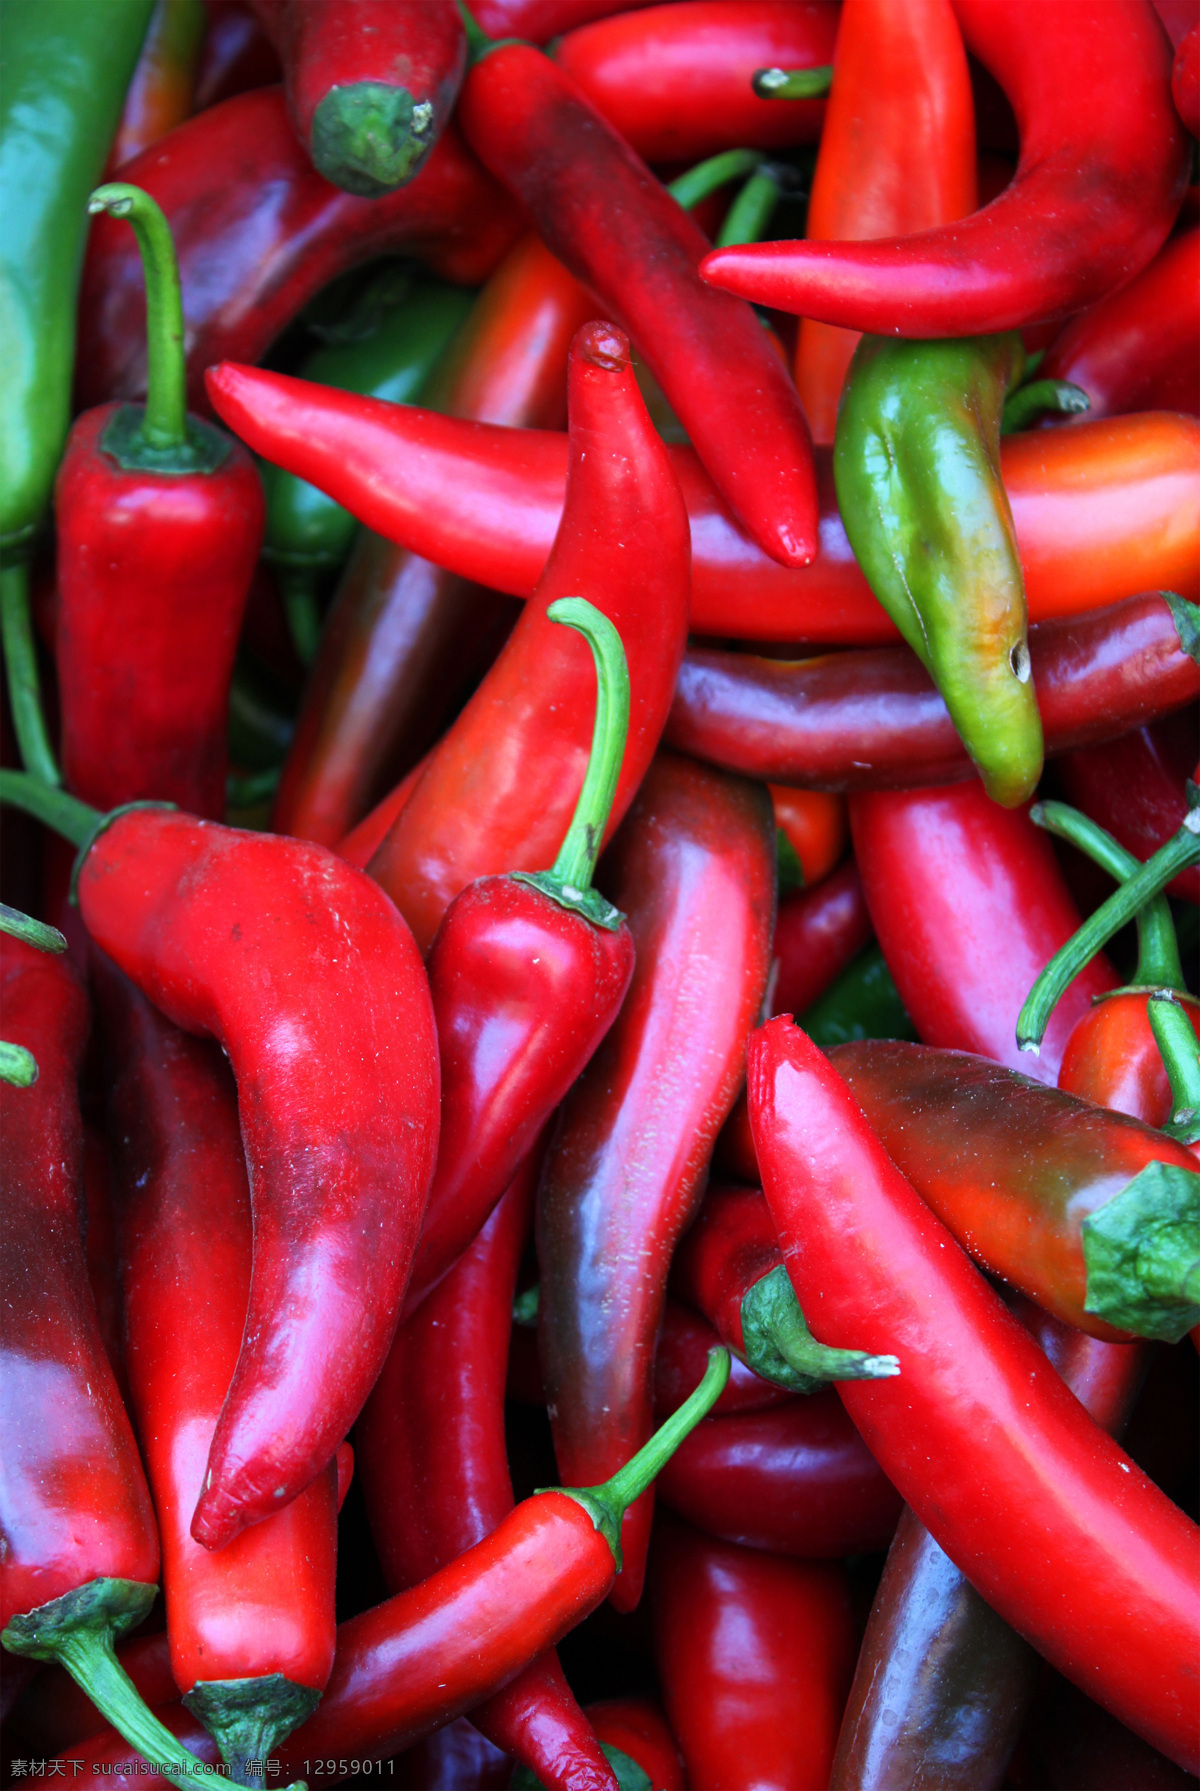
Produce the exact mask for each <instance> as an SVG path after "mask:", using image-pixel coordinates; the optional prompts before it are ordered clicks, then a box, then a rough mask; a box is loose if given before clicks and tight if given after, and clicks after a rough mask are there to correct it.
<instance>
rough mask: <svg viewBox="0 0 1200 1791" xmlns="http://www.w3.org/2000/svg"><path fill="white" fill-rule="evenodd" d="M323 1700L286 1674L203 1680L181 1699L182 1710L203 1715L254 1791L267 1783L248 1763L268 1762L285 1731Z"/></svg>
mask: <svg viewBox="0 0 1200 1791" xmlns="http://www.w3.org/2000/svg"><path fill="white" fill-rule="evenodd" d="M320 1702H321V1694H320V1692H319V1691H316V1690H314V1689H312V1688H311V1687H310V1686H307V1685H297V1683H296V1682H295V1680H294V1679H289V1678H287V1676H286V1675H285V1674H283V1673H263V1674H261V1675H260V1676H259V1677H257V1678H250V1679H202V1680H199V1681H198V1682H197V1683H196V1684H195V1685H194V1686H193V1687H192V1689H191V1691H190V1692H188V1693H187V1694H186V1696H185V1697H184V1699H183V1705H184V1709H185V1710H190V1711H191V1713H192V1715H193V1716H194V1717H198V1718H199V1720H200V1721H201V1722H202V1723H203V1724H204V1727H205V1728H206V1729H207V1730H208V1732H209V1734H210V1735H211V1736H212V1738H213V1740H214V1741H215V1742H216V1744H217V1746H218V1747H219V1748H220V1750H221V1758H222V1760H224V1761H225V1763H226V1765H227V1766H229V1767H230V1768H231V1770H232V1771H233V1773H234V1783H235V1784H239V1785H247V1786H251V1787H255V1788H256V1791H257V1788H258V1787H261V1786H262V1785H264V1784H265V1782H266V1781H265V1779H264V1776H263V1774H262V1773H261V1772H251V1771H250V1770H249V1763H250V1762H251V1761H254V1762H256V1763H258V1762H263V1761H265V1760H267V1759H268V1757H269V1756H270V1755H271V1754H273V1753H274V1752H275V1749H276V1748H277V1747H278V1746H279V1743H280V1742H281V1741H282V1740H283V1738H284V1736H285V1735H290V1734H291V1733H292V1730H293V1729H298V1728H299V1727H300V1724H301V1723H303V1722H307V1721H308V1719H309V1717H310V1716H311V1715H312V1713H313V1711H314V1710H315V1709H316V1708H317V1705H318V1704H319V1703H320ZM291 1791H294V1787H293V1788H291Z"/></svg>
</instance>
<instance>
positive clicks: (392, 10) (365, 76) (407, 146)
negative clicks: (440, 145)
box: [252, 0, 467, 199]
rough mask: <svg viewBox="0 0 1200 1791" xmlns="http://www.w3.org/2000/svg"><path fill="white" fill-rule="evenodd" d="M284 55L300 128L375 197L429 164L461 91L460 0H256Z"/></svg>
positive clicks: (331, 175)
mask: <svg viewBox="0 0 1200 1791" xmlns="http://www.w3.org/2000/svg"><path fill="white" fill-rule="evenodd" d="M252 4H253V7H254V10H255V12H256V14H257V15H258V18H259V20H260V22H261V23H262V25H263V26H264V28H265V29H266V32H267V35H268V36H269V37H270V38H271V40H272V42H273V43H274V44H275V47H276V48H277V50H278V51H279V54H280V57H281V59H282V62H283V81H284V91H285V92H286V94H287V102H288V113H289V116H290V117H291V120H292V124H293V125H294V126H295V130H296V135H297V136H298V137H299V139H300V141H301V143H303V145H304V147H305V149H306V150H307V152H308V154H309V156H310V157H311V158H312V163H313V166H314V167H315V168H316V170H317V172H318V173H319V174H323V175H324V176H325V179H326V180H329V181H332V182H333V184H334V186H337V187H341V188H342V190H343V191H344V192H347V193H359V194H361V195H362V196H363V197H364V198H367V199H378V198H380V197H381V196H382V195H384V194H386V193H390V192H392V191H393V189H394V188H396V187H400V186H404V185H405V183H406V182H408V181H410V180H411V179H412V178H413V176H414V175H415V174H416V173H417V171H418V170H419V169H420V168H421V167H422V166H423V165H424V162H425V160H426V157H427V156H428V154H429V152H430V150H431V149H432V148H433V145H434V144H435V143H436V142H437V139H438V137H439V136H440V135H441V132H442V130H443V129H444V127H445V124H446V121H447V119H448V118H449V116H450V113H451V110H452V109H453V106H454V101H455V99H456V98H457V96H458V89H459V85H460V83H461V81H462V76H463V70H464V68H465V67H466V62H467V35H466V32H465V30H464V29H463V23H462V19H461V17H460V15H459V12H458V9H457V7H456V6H455V5H454V0H325V3H324V4H321V3H320V0H317V3H316V4H314V0H252Z"/></svg>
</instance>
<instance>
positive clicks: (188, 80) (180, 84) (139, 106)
mask: <svg viewBox="0 0 1200 1791" xmlns="http://www.w3.org/2000/svg"><path fill="white" fill-rule="evenodd" d="M206 26H207V19H206V15H205V12H204V9H203V7H202V6H200V5H199V4H198V0H157V4H156V5H155V8H154V11H153V12H152V13H151V15H150V23H149V25H148V27H147V29H146V37H145V41H144V42H143V44H142V51H141V55H140V56H139V57H138V65H137V68H136V69H135V70H134V73H133V80H132V81H131V82H130V83H129V90H128V92H127V93H126V95H125V105H124V108H123V110H122V112H121V122H120V124H119V125H118V126H117V134H116V136H115V137H114V138H113V146H112V149H111V150H110V151H109V156H108V162H107V164H106V167H105V176H104V177H105V179H106V180H107V179H109V178H110V176H111V175H112V172H113V170H114V169H116V168H119V167H120V166H121V165H122V163H123V162H127V161H130V160H131V159H132V157H134V156H135V155H140V154H141V152H142V150H143V149H148V148H149V147H150V145H151V144H152V143H157V141H158V139H159V138H160V137H163V136H165V135H166V133H167V132H168V131H169V130H173V129H174V128H175V126H176V125H177V124H182V123H183V121H184V119H185V118H186V117H187V116H188V114H189V113H190V112H191V110H192V98H193V95H194V92H195V87H196V72H197V67H198V64H199V61H200V52H201V44H202V41H203V39H204V36H205V31H206Z"/></svg>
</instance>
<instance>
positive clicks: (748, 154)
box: [667, 149, 766, 211]
mask: <svg viewBox="0 0 1200 1791" xmlns="http://www.w3.org/2000/svg"><path fill="white" fill-rule="evenodd" d="M765 159H766V158H765V157H764V156H763V154H762V152H761V150H758V149H723V150H722V151H721V153H720V155H710V156H709V157H708V159H707V161H703V162H697V163H696V166H695V167H694V168H689V169H688V170H687V172H686V173H685V174H679V175H677V176H676V178H675V179H674V180H673V181H671V182H670V184H669V185H668V187H667V191H668V193H670V195H671V197H672V199H675V200H677V201H678V202H679V204H680V205H682V207H683V209H684V211H691V209H692V207H693V206H696V205H699V203H700V201H701V200H702V199H707V198H708V197H709V195H710V194H711V193H719V192H720V190H721V188H722V187H727V186H728V185H729V183H730V181H731V180H741V179H742V178H743V177H744V176H745V175H747V174H753V173H754V170H755V169H756V168H758V167H760V166H761V165H762V163H763V161H764V160H765Z"/></svg>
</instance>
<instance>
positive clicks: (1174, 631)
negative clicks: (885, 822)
mask: <svg viewBox="0 0 1200 1791" xmlns="http://www.w3.org/2000/svg"><path fill="white" fill-rule="evenodd" d="M1192 613H1193V612H1192V606H1190V605H1189V606H1184V605H1182V604H1181V603H1180V602H1179V600H1178V599H1176V600H1174V601H1173V602H1172V603H1170V604H1168V603H1167V602H1166V601H1164V599H1163V598H1161V597H1157V596H1144V597H1129V598H1126V599H1125V601H1124V602H1123V603H1116V604H1112V605H1110V606H1109V607H1108V608H1107V609H1098V610H1092V611H1089V612H1088V613H1087V614H1085V615H1081V616H1068V617H1064V618H1063V619H1062V620H1061V621H1053V622H1040V623H1039V624H1038V625H1037V627H1035V628H1032V629H1030V631H1029V653H1030V659H1031V660H1032V664H1033V679H1034V682H1035V684H1036V687H1037V700H1038V708H1039V710H1040V712H1041V717H1042V729H1043V733H1044V735H1045V741H1046V751H1047V753H1048V754H1052V755H1055V756H1058V755H1061V754H1065V755H1066V756H1065V757H1060V758H1059V769H1060V772H1063V771H1065V772H1066V774H1067V776H1068V777H1070V776H1072V775H1073V774H1072V773H1071V771H1070V770H1069V768H1070V767H1071V766H1072V764H1073V763H1074V762H1075V761H1079V762H1080V763H1082V764H1083V765H1084V766H1085V767H1086V766H1087V765H1088V764H1089V763H1091V762H1092V760H1093V757H1094V759H1095V763H1096V767H1097V770H1096V775H1095V777H1094V778H1088V780H1087V781H1088V784H1089V786H1090V785H1093V784H1095V785H1098V786H1099V790H1098V792H1097V799H1098V800H1100V801H1102V802H1103V803H1104V805H1105V807H1106V808H1107V809H1116V808H1120V809H1121V811H1122V814H1123V816H1124V829H1123V830H1124V831H1125V832H1126V834H1128V831H1129V825H1130V821H1131V820H1132V819H1133V815H1132V814H1131V813H1130V808H1131V805H1133V804H1138V795H1139V794H1140V790H1139V786H1140V787H1141V789H1144V788H1145V786H1146V785H1147V784H1148V783H1149V781H1150V778H1149V777H1148V776H1141V777H1136V778H1134V779H1129V778H1127V777H1126V776H1124V775H1122V776H1119V777H1118V776H1115V775H1114V773H1115V771H1116V769H1117V765H1118V764H1120V765H1121V767H1122V771H1124V767H1125V765H1126V764H1128V763H1129V761H1130V760H1132V759H1134V758H1135V757H1136V756H1139V755H1138V749H1137V746H1136V742H1137V741H1138V740H1139V739H1140V738H1141V735H1139V734H1129V733H1127V730H1128V729H1129V728H1131V727H1137V726H1138V724H1140V723H1143V722H1146V721H1148V720H1151V719H1154V718H1155V717H1157V716H1160V715H1164V714H1167V713H1169V712H1170V711H1171V710H1173V709H1176V708H1178V707H1179V705H1180V704H1181V703H1185V702H1187V701H1188V700H1189V698H1191V697H1192V696H1194V695H1195V693H1196V692H1197V690H1198V689H1200V671H1198V670H1197V667H1196V664H1195V661H1194V660H1193V659H1192V658H1191V657H1190V656H1189V654H1188V652H1187V651H1186V649H1185V648H1184V647H1183V645H1182V644H1181V641H1180V627H1181V626H1186V622H1187V620H1188V619H1189V618H1190V617H1191V615H1192ZM1177 616H1178V617H1179V620H1178V621H1177V620H1176V617H1177ZM1113 735H1123V736H1124V738H1122V739H1119V740H1114V739H1113V738H1112V736H1113ZM665 738H666V739H667V740H668V741H669V742H670V744H671V745H672V746H676V747H678V748H679V749H680V750H681V751H683V752H690V753H694V754H695V755H696V757H697V758H701V759H708V760H709V761H710V762H711V763H713V764H716V765H724V766H725V767H726V768H727V769H728V770H730V771H741V772H742V773H744V774H745V775H746V776H748V777H765V778H780V779H787V780H788V781H795V782H796V783H800V784H803V785H804V786H805V787H806V788H816V789H834V790H887V789H912V788H913V787H914V786H915V787H920V786H922V785H928V784H944V783H949V782H951V781H952V780H954V779H955V778H963V779H966V778H970V777H973V776H974V775H975V772H974V767H973V765H972V763H971V761H970V759H969V758H968V756H967V752H966V749H965V747H964V746H963V744H962V742H961V740H960V739H959V738H958V735H957V733H956V732H955V729H954V724H953V722H952V721H951V720H950V716H949V713H948V712H947V709H946V705H945V703H944V702H943V701H942V699H941V697H940V696H939V694H938V692H937V690H936V689H935V687H934V684H933V680H932V679H931V678H930V677H929V675H928V673H927V672H926V671H925V668H924V667H923V666H922V665H921V663H920V661H919V660H918V658H917V656H916V654H915V653H913V652H912V651H911V650H910V649H909V648H908V647H906V646H892V647H868V648H862V647H860V648H856V649H854V650H853V651H850V652H843V653H826V654H823V655H821V656H820V657H817V658H811V659H799V660H783V659H775V658H757V657H751V656H750V655H749V654H746V653H737V652H730V651H723V650H722V649H720V648H716V647H695V646H693V647H689V648H688V650H687V652H686V653H685V654H684V658H683V665H682V666H681V667H680V672H679V680H678V683H677V684H676V687H675V700H674V702H673V704H672V705H671V714H670V717H669V719H668V722H667V726H666V729H665ZM1104 739H1107V740H1108V741H1109V742H1110V744H1106V745H1102V746H1100V747H1099V749H1098V750H1097V748H1096V747H1095V746H1094V745H1093V744H1092V743H1093V742H1095V741H1097V740H1104ZM1080 746H1088V747H1089V748H1090V750H1089V751H1088V752H1083V753H1081V752H1078V751H1076V749H1077V748H1078V747H1080ZM1193 750H1194V748H1193ZM1130 769H1132V765H1131V766H1130ZM1140 769H1141V767H1140V766H1139V770H1140ZM1148 769H1149V768H1147V770H1148ZM1084 775H1085V776H1086V771H1085V773H1084ZM1075 781H1076V782H1081V781H1082V778H1079V777H1076V779H1075ZM1069 787H1070V786H1069V785H1068V788H1069ZM1101 792H1102V793H1101ZM1072 800H1074V801H1076V802H1077V804H1078V806H1082V807H1086V803H1085V802H1084V801H1083V799H1082V798H1079V797H1075V796H1073V797H1072ZM1138 806H1141V805H1140V804H1138ZM1154 806H1155V809H1156V810H1160V809H1161V810H1163V812H1162V814H1161V819H1160V815H1159V813H1158V812H1156V813H1155V815H1154V822H1153V825H1154V826H1155V828H1157V827H1159V826H1161V828H1162V833H1161V838H1159V837H1155V839H1154V841H1153V845H1154V846H1158V845H1160V844H1161V843H1162V840H1165V839H1168V838H1169V837H1170V835H1171V834H1172V833H1174V832H1175V830H1176V828H1178V826H1179V825H1180V822H1181V821H1182V819H1183V812H1184V797H1183V779H1182V778H1179V779H1177V780H1176V782H1175V784H1174V786H1173V787H1172V789H1171V793H1170V804H1169V810H1168V808H1167V805H1163V804H1161V803H1156V804H1155V805H1154ZM1169 817H1173V818H1170V820H1169V825H1168V819H1169ZM1148 819H1149V817H1147V820H1148ZM1106 824H1107V821H1106ZM1142 833H1143V837H1144V838H1145V839H1146V844H1147V846H1148V847H1149V846H1150V839H1149V829H1148V828H1146V827H1143V829H1142ZM1127 843H1130V844H1132V841H1128V842H1127ZM1185 876H1187V877H1189V878H1190V879H1192V880H1193V881H1194V880H1195V878H1196V873H1195V872H1187V873H1185ZM1198 887H1200V886H1198ZM785 1005H786V1006H788V1007H789V1008H792V1009H793V1011H795V1012H797V1013H800V1012H802V1011H803V1009H804V1008H805V1007H806V1006H807V1005H808V1003H807V1001H806V1000H803V1001H802V1000H800V999H799V998H797V1000H796V1002H795V1004H794V1008H793V1004H792V1003H791V1002H790V1001H789V1002H787V1003H785Z"/></svg>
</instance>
